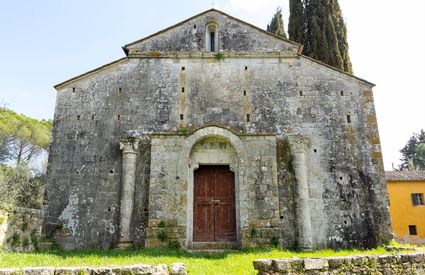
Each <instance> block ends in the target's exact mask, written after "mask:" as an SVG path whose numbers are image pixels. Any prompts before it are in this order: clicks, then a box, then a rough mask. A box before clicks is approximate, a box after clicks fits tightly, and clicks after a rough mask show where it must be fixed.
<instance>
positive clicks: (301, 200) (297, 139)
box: [288, 136, 313, 250]
mask: <svg viewBox="0 0 425 275" xmlns="http://www.w3.org/2000/svg"><path fill="white" fill-rule="evenodd" d="M288 141H289V146H290V151H291V156H292V159H293V160H292V166H293V168H294V171H295V176H296V179H297V187H296V198H295V203H296V208H295V211H296V214H297V228H298V244H299V246H300V248H302V249H305V250H311V249H313V234H312V229H311V216H310V196H309V186H308V176H307V171H308V167H307V162H306V154H307V149H308V148H309V143H308V141H307V140H306V139H305V138H303V137H301V136H292V137H289V138H288Z"/></svg>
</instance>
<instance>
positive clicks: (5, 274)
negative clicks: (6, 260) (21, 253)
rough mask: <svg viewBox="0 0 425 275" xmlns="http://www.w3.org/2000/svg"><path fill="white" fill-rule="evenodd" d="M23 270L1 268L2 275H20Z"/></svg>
mask: <svg viewBox="0 0 425 275" xmlns="http://www.w3.org/2000/svg"><path fill="white" fill-rule="evenodd" d="M20 274H21V269H19V268H0V275H20Z"/></svg>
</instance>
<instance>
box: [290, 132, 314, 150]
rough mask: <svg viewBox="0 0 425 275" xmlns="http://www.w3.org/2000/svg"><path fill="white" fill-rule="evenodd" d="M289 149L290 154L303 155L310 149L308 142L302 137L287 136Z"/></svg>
mask: <svg viewBox="0 0 425 275" xmlns="http://www.w3.org/2000/svg"><path fill="white" fill-rule="evenodd" d="M288 142H289V147H290V150H291V153H293V154H296V153H305V152H306V151H307V150H308V148H310V141H309V140H308V139H306V138H305V137H302V136H289V137H288Z"/></svg>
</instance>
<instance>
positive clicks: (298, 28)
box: [288, 0, 352, 73]
mask: <svg viewBox="0 0 425 275" xmlns="http://www.w3.org/2000/svg"><path fill="white" fill-rule="evenodd" d="M289 8H290V17H289V27H288V33H289V39H291V40H294V41H296V42H298V43H301V44H303V45H304V51H303V54H304V55H307V56H310V57H312V58H314V59H317V60H320V61H322V62H324V63H326V64H328V65H330V66H333V67H335V68H338V69H340V70H343V71H345V72H348V73H352V67H351V61H350V57H349V55H348V43H347V29H346V27H345V23H344V20H343V18H342V12H341V9H340V7H339V4H338V1H337V0H290V1H289Z"/></svg>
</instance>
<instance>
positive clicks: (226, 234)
mask: <svg viewBox="0 0 425 275" xmlns="http://www.w3.org/2000/svg"><path fill="white" fill-rule="evenodd" d="M189 164H190V172H189V177H190V179H189V193H190V194H189V198H190V199H189V205H188V210H189V213H188V218H189V224H188V228H190V232H189V236H188V239H189V243H190V245H189V246H190V247H199V248H202V247H203V246H202V244H204V243H208V244H209V245H207V246H206V247H220V246H217V245H220V244H223V245H226V247H228V246H227V245H231V246H237V241H238V224H239V222H238V218H239V212H238V210H239V209H238V203H237V202H238V198H239V192H238V189H239V186H238V176H237V175H238V173H239V161H238V154H237V153H236V150H235V148H234V147H233V145H232V144H231V143H230V142H229V141H228V140H227V139H225V138H224V137H219V136H206V137H203V138H201V139H200V140H199V141H198V142H196V143H195V144H194V145H193V147H192V150H191V151H190V155H189ZM212 243H214V245H215V246H211V245H213V244H212ZM193 245H195V246H193Z"/></svg>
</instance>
